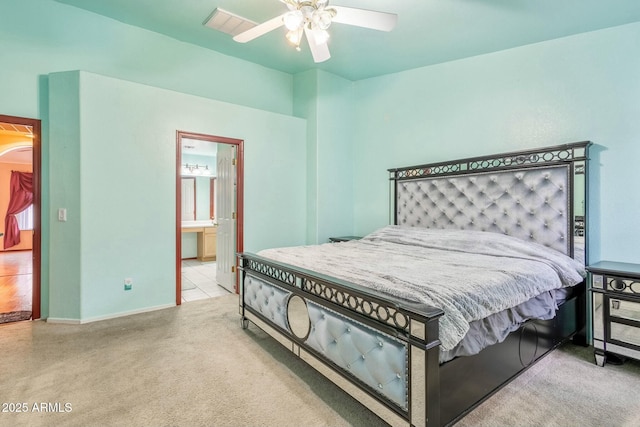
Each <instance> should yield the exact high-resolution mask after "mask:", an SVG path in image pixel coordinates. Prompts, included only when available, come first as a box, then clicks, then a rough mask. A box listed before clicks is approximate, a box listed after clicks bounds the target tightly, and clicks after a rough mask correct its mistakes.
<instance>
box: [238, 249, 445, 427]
mask: <svg viewBox="0 0 640 427" xmlns="http://www.w3.org/2000/svg"><path fill="white" fill-rule="evenodd" d="M239 265H240V270H241V275H240V276H241V280H240V314H241V316H242V326H243V327H245V328H246V327H247V326H248V322H249V321H251V322H253V323H254V324H256V325H257V326H258V327H260V328H261V329H263V330H264V331H265V332H267V333H268V334H269V335H271V336H272V337H274V338H275V339H276V340H278V341H279V342H280V343H282V344H283V345H284V346H285V347H287V348H288V349H289V350H291V351H292V352H293V353H294V354H295V355H297V356H298V357H300V358H301V359H303V360H305V361H306V362H307V363H308V364H309V365H311V366H312V367H314V368H315V369H317V370H318V371H319V372H320V373H322V374H323V375H325V376H326V377H327V378H329V379H330V380H332V381H333V382H335V383H336V384H337V385H338V386H340V387H342V388H343V389H344V390H345V391H347V392H348V393H350V394H351V395H352V396H354V397H355V398H356V399H358V400H359V401H360V402H362V403H363V404H365V405H366V406H367V407H368V408H370V409H372V410H373V411H374V412H375V413H376V414H377V415H378V416H380V417H381V418H383V419H384V420H385V421H387V422H389V423H390V424H394V425H396V424H405V425H406V424H410V425H428V426H439V425H440V402H439V395H440V390H439V388H440V377H439V375H440V374H439V366H438V357H439V345H440V341H439V339H438V319H439V317H440V316H442V314H443V313H442V311H441V310H440V309H437V308H434V307H428V306H425V305H423V304H417V303H416V304H413V303H408V302H406V301H401V300H396V299H393V298H390V297H387V296H382V295H378V294H375V293H374V292H372V291H371V290H368V289H365V288H362V287H360V286H357V285H354V284H351V283H347V282H344V281H340V280H337V279H334V278H330V277H327V276H324V275H321V274H318V273H314V272H311V271H308V270H304V269H300V268H297V267H293V266H290V265H287V264H282V263H277V262H273V261H270V260H267V259H265V258H261V257H259V256H256V255H252V254H246V253H245V254H241V255H240V263H239Z"/></svg>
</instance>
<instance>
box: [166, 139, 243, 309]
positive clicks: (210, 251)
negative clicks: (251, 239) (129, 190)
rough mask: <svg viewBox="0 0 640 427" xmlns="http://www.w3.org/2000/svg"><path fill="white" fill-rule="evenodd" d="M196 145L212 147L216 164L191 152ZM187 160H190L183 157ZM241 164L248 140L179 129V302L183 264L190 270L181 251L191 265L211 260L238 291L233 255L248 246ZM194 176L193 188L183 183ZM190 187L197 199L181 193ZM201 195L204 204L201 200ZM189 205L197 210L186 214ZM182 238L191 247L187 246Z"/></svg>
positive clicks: (218, 276) (218, 278)
mask: <svg viewBox="0 0 640 427" xmlns="http://www.w3.org/2000/svg"><path fill="white" fill-rule="evenodd" d="M194 149H195V151H196V152H198V151H202V150H204V151H209V150H211V149H214V150H215V155H213V156H214V158H213V160H212V162H213V163H211V162H210V161H208V160H207V158H205V159H203V160H202V161H200V159H199V158H198V157H197V153H195V152H193V151H191V150H194ZM185 159H187V160H188V161H184V160H185ZM243 166H244V141H242V140H239V139H234V138H226V137H221V136H215V135H205V134H198V133H192V132H184V131H178V132H177V137H176V305H180V304H181V303H182V301H183V268H185V269H186V268H188V266H187V265H186V264H183V254H184V255H185V256H186V257H187V258H190V257H192V258H194V260H193V263H196V262H198V261H204V262H206V261H209V262H208V264H209V266H208V267H211V264H213V265H214V266H215V269H216V270H215V273H213V274H214V275H215V282H217V284H219V285H220V286H222V287H224V288H226V289H227V290H228V291H230V292H235V293H237V292H238V275H237V265H236V264H237V260H236V256H235V254H236V252H242V251H243V246H244V245H243V242H244V236H243V229H244V227H243V219H244V213H243V193H244V169H243ZM191 175H195V176H196V179H195V180H194V183H193V187H192V186H191V184H186V181H185V178H189V177H190V176H191ZM212 186H214V187H213V188H212ZM205 187H208V188H205ZM187 188H188V189H189V193H190V194H191V192H193V194H194V197H193V199H194V200H193V201H192V200H191V196H190V194H183V193H184V191H185V189H187ZM191 188H193V190H191ZM185 195H186V196H188V197H187V199H188V200H185ZM214 197H215V199H214ZM199 199H200V200H201V203H198V200H199ZM203 199H205V200H203ZM191 206H193V210H194V211H195V214H194V215H193V216H190V215H189V217H188V218H187V217H186V216H185V214H184V212H188V211H189V208H190V207H191ZM191 218H193V219H191ZM183 236H188V237H191V241H195V242H197V243H196V244H194V245H192V244H191V243H189V242H190V240H188V239H185V238H184V237H183ZM196 237H197V238H196ZM183 242H184V244H185V245H188V246H185V247H183ZM192 246H193V247H192ZM212 260H213V261H214V262H213V263H212V262H211V261H212ZM188 261H191V260H188ZM183 265H185V267H183ZM188 284H189V285H191V283H188Z"/></svg>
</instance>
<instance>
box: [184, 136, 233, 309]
mask: <svg viewBox="0 0 640 427" xmlns="http://www.w3.org/2000/svg"><path fill="white" fill-rule="evenodd" d="M183 138H187V139H197V140H200V141H208V142H213V143H219V144H230V145H235V146H236V251H237V252H238V253H240V252H242V251H243V250H244V140H242V139H236V138H227V137H224V136H216V135H206V134H202V133H193V132H185V131H181V130H178V131H176V305H180V304H182V274H181V273H182V209H181V206H182V205H181V200H182V185H181V183H182V139H183ZM239 277H240V276H239V274H238V260H237V258H236V284H235V291H236V294H237V293H238V292H239V289H238V278H239Z"/></svg>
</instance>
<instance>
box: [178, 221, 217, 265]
mask: <svg viewBox="0 0 640 427" xmlns="http://www.w3.org/2000/svg"><path fill="white" fill-rule="evenodd" d="M217 231H218V227H217V226H216V225H214V224H213V223H212V222H211V221H183V222H182V232H183V233H198V256H197V257H198V260H199V261H215V260H216V244H217V237H218V236H217Z"/></svg>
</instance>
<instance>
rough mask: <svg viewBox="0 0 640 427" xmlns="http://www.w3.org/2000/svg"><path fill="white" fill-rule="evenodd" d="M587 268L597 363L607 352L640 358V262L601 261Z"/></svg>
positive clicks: (603, 359) (602, 364)
mask: <svg viewBox="0 0 640 427" xmlns="http://www.w3.org/2000/svg"><path fill="white" fill-rule="evenodd" d="M587 271H588V272H589V284H590V289H589V291H590V292H591V303H592V305H591V310H592V322H593V325H592V326H593V347H594V351H595V359H596V363H597V364H598V365H599V366H604V364H605V363H606V362H607V355H608V354H613V355H619V356H626V357H632V358H634V359H639V360H640V264H629V263H622V262H610V261H602V262H598V263H596V264H592V265H590V266H588V267H587ZM614 357H615V356H614Z"/></svg>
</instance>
